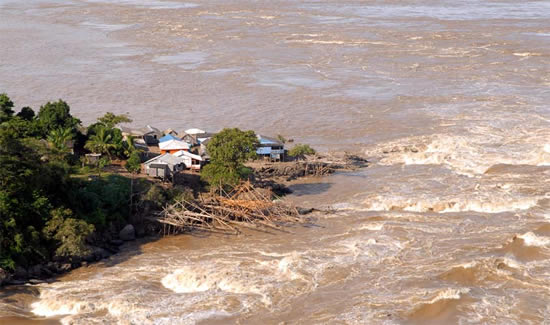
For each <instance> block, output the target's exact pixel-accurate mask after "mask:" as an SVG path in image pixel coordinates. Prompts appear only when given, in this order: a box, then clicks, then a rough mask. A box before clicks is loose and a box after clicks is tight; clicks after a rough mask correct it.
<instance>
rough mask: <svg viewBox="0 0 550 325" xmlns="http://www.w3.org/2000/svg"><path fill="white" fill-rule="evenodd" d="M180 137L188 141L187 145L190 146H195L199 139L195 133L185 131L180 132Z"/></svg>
mask: <svg viewBox="0 0 550 325" xmlns="http://www.w3.org/2000/svg"><path fill="white" fill-rule="evenodd" d="M181 139H182V140H183V141H185V142H187V143H189V145H190V146H191V147H194V146H197V145H199V141H198V140H197V136H196V135H193V134H187V133H185V132H184V133H182V134H181Z"/></svg>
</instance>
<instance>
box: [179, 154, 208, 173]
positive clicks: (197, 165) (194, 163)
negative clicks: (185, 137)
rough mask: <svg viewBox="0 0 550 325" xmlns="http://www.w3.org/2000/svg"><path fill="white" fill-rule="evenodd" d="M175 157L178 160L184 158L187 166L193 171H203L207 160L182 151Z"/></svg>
mask: <svg viewBox="0 0 550 325" xmlns="http://www.w3.org/2000/svg"><path fill="white" fill-rule="evenodd" d="M173 155H174V156H176V157H178V158H182V159H183V160H184V163H185V166H186V167H187V168H189V169H192V170H201V168H202V166H203V165H204V163H205V159H204V158H203V157H202V156H199V155H195V154H193V153H191V152H189V151H184V150H180V151H178V152H176V153H174V154H173Z"/></svg>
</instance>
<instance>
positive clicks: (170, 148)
mask: <svg viewBox="0 0 550 325" xmlns="http://www.w3.org/2000/svg"><path fill="white" fill-rule="evenodd" d="M189 148H191V146H190V145H189V143H187V142H185V141H183V140H179V139H172V140H167V141H163V142H160V143H159V149H160V153H162V154H164V153H170V154H173V153H176V152H178V151H180V150H184V151H189Z"/></svg>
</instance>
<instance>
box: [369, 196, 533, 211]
mask: <svg viewBox="0 0 550 325" xmlns="http://www.w3.org/2000/svg"><path fill="white" fill-rule="evenodd" d="M363 202H364V204H365V206H366V208H367V209H368V210H372V211H408V212H437V213H450V212H466V211H472V212H481V213H502V212H507V211H519V210H528V209H530V208H532V207H534V206H536V205H537V203H538V198H536V197H535V198H531V197H526V198H516V197H509V196H504V197H500V198H499V197H487V198H479V199H473V198H437V197H435V198H405V197H395V196H390V197H387V196H382V195H375V196H374V197H369V198H367V199H365V200H364V201H363Z"/></svg>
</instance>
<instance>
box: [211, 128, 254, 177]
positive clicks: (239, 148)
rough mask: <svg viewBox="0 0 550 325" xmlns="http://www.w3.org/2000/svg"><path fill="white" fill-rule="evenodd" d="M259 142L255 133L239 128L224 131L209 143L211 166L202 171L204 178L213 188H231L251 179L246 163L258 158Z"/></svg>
mask: <svg viewBox="0 0 550 325" xmlns="http://www.w3.org/2000/svg"><path fill="white" fill-rule="evenodd" d="M258 145H259V142H258V138H257V137H256V134H255V133H254V132H253V131H241V130H239V129H237V128H234V129H223V130H222V131H221V132H220V133H218V134H216V135H215V136H214V137H213V138H212V139H211V140H210V142H209V143H208V145H207V149H208V153H209V154H210V164H208V165H206V166H205V167H204V168H203V171H202V175H201V176H202V178H203V179H205V180H206V181H207V182H208V183H209V184H210V185H211V187H212V188H219V187H231V186H234V185H236V184H238V183H239V181H240V180H242V179H245V178H247V177H249V175H250V173H251V170H250V169H249V168H247V167H245V166H244V165H243V163H244V162H246V161H247V160H250V159H254V158H256V148H257V147H258Z"/></svg>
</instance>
